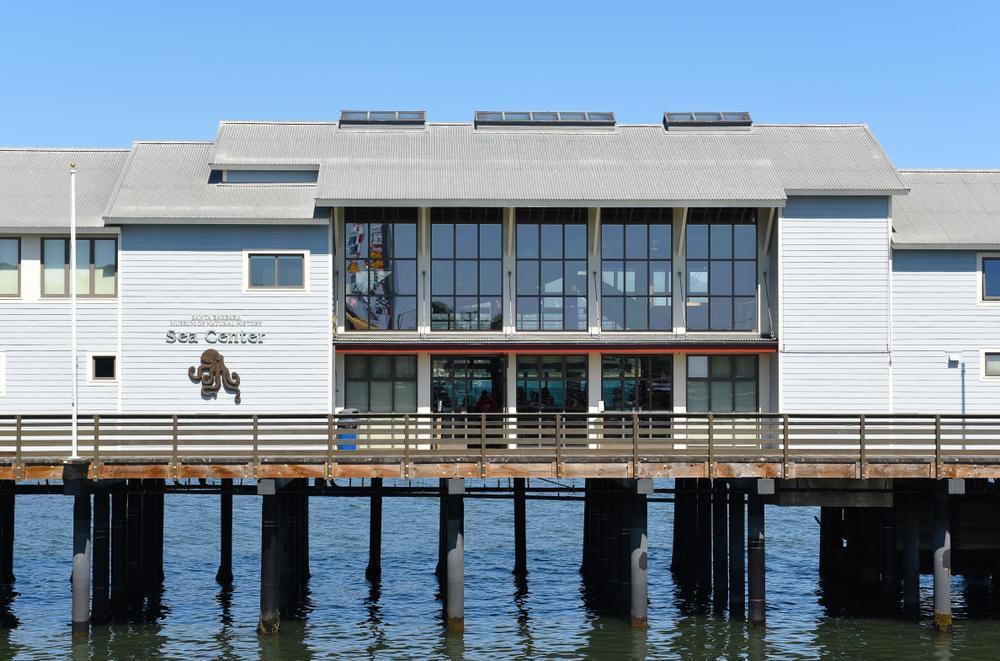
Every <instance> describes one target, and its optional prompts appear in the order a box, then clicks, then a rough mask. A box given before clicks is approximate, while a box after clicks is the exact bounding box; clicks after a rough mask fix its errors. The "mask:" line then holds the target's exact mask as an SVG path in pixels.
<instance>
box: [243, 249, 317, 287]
mask: <svg viewBox="0 0 1000 661" xmlns="http://www.w3.org/2000/svg"><path fill="white" fill-rule="evenodd" d="M304 283H305V255H303V254H288V255H250V289H302V288H303V286H304Z"/></svg>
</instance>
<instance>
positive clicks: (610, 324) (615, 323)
mask: <svg viewBox="0 0 1000 661" xmlns="http://www.w3.org/2000/svg"><path fill="white" fill-rule="evenodd" d="M601 328H602V329H603V330H608V331H617V330H624V329H625V299H623V298H605V299H604V300H603V301H601Z"/></svg>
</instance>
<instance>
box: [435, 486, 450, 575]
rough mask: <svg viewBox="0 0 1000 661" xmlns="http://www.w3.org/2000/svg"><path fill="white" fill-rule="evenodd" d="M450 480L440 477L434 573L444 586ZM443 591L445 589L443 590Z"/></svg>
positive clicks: (446, 565)
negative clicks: (436, 556) (436, 554)
mask: <svg viewBox="0 0 1000 661" xmlns="http://www.w3.org/2000/svg"><path fill="white" fill-rule="evenodd" d="M447 512H448V480H447V479H446V478H443V477H442V478H439V479H438V560H437V566H436V567H435V568H434V573H435V574H437V577H438V578H439V579H440V580H441V584H442V586H443V585H444V581H445V578H446V576H445V575H446V574H447V572H448V563H447V562H446V556H447V542H448V514H447ZM442 593H443V591H442Z"/></svg>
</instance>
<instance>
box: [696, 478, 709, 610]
mask: <svg viewBox="0 0 1000 661" xmlns="http://www.w3.org/2000/svg"><path fill="white" fill-rule="evenodd" d="M697 486H698V493H697V499H698V500H697V503H698V504H697V514H698V523H697V531H698V533H697V534H698V537H697V539H698V547H697V548H698V550H697V552H696V556H695V559H696V562H697V572H696V576H697V579H698V592H699V593H700V594H701V595H702V596H704V595H707V594H708V593H709V592H710V591H711V589H712V491H711V480H707V479H699V480H698V482H697Z"/></svg>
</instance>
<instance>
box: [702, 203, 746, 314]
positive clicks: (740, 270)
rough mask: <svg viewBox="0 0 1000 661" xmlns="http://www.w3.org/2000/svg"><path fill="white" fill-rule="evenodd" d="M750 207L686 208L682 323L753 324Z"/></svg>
mask: <svg viewBox="0 0 1000 661" xmlns="http://www.w3.org/2000/svg"><path fill="white" fill-rule="evenodd" d="M756 214H757V212H756V209H691V210H690V211H689V219H688V224H687V230H686V239H685V250H686V253H687V278H686V284H687V292H686V294H687V328H688V330H693V331H705V330H713V331H730V330H735V331H749V330H753V329H754V328H755V327H756V325H757V298H756V295H757V226H756V224H755V223H756Z"/></svg>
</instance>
